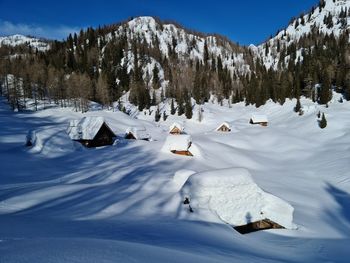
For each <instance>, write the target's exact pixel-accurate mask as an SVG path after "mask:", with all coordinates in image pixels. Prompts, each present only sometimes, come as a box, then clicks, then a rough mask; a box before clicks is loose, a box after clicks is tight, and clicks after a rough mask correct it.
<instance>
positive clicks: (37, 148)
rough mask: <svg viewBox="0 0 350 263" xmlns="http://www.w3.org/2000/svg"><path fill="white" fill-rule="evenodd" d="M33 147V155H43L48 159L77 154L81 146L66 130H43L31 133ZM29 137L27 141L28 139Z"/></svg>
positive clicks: (31, 149)
mask: <svg viewBox="0 0 350 263" xmlns="http://www.w3.org/2000/svg"><path fill="white" fill-rule="evenodd" d="M30 135H31V143H32V145H30V146H32V147H31V148H30V149H29V152H31V153H41V154H43V155H45V156H46V157H48V158H55V157H60V156H64V155H66V154H69V153H72V152H75V151H76V150H78V149H80V148H81V146H80V145H78V144H77V143H75V142H73V141H72V140H71V139H70V138H69V136H68V135H67V134H66V132H65V131H64V130H57V129H54V128H53V129H51V130H50V129H43V130H36V131H30ZM28 136H29V135H27V139H28Z"/></svg>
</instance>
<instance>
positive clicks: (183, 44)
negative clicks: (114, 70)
mask: <svg viewBox="0 0 350 263" xmlns="http://www.w3.org/2000/svg"><path fill="white" fill-rule="evenodd" d="M124 33H126V34H127V38H128V41H129V47H131V45H130V43H131V41H133V40H136V39H138V40H139V41H140V42H141V43H146V44H147V45H148V46H149V47H151V48H155V49H157V50H158V49H159V51H160V53H161V55H162V56H164V57H167V58H169V56H170V54H171V53H174V54H176V56H177V57H178V58H179V59H180V60H184V61H188V60H192V61H196V60H199V61H200V62H202V63H204V57H205V53H206V50H207V51H208V56H209V57H208V58H209V60H208V62H209V63H211V59H212V58H215V59H218V58H219V57H220V58H221V60H222V65H223V67H227V69H228V70H229V71H230V72H231V73H233V72H236V73H238V74H242V73H246V72H249V71H250V66H249V65H248V63H247V62H246V60H245V58H244V53H245V49H244V48H242V47H239V46H238V45H236V44H234V43H233V42H231V41H229V40H227V39H225V38H224V37H221V36H214V35H207V36H206V35H203V34H201V33H195V32H191V31H189V30H186V29H184V28H182V27H181V26H178V25H175V24H171V23H163V22H161V21H159V20H157V19H155V18H153V17H149V16H143V17H137V18H134V19H132V20H130V21H128V22H127V23H125V24H122V25H120V26H119V27H118V29H117V30H116V31H115V32H113V33H109V34H107V35H106V36H104V37H103V38H104V42H105V43H108V42H109V41H110V40H111V39H112V35H113V34H115V36H116V37H118V36H119V37H120V36H121V35H122V34H124ZM125 59H126V60H127V61H128V64H129V68H130V67H132V63H133V56H132V53H131V51H130V52H129V53H128V54H127V56H126V57H125ZM123 62H124V61H123ZM151 63H152V64H153V65H154V63H155V62H154V61H152V62H151ZM150 73H151V72H150Z"/></svg>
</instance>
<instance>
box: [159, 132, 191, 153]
mask: <svg viewBox="0 0 350 263" xmlns="http://www.w3.org/2000/svg"><path fill="white" fill-rule="evenodd" d="M191 144H192V138H191V136H190V135H169V136H168V137H167V138H166V141H165V143H164V146H163V148H162V151H163V152H171V151H188V150H189V149H190V147H191Z"/></svg>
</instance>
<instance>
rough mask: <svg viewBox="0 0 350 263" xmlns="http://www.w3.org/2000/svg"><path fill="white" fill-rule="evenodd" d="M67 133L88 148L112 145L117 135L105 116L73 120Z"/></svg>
mask: <svg viewBox="0 0 350 263" xmlns="http://www.w3.org/2000/svg"><path fill="white" fill-rule="evenodd" d="M67 133H68V135H69V137H70V138H71V139H72V140H73V141H77V142H80V143H81V144H82V145H84V146H86V147H88V148H90V147H99V146H105V145H111V144H113V140H114V137H116V135H115V134H114V132H113V131H112V130H111V128H110V127H109V126H108V125H107V123H106V122H105V120H104V118H103V117H95V116H89V117H84V118H82V119H81V120H73V121H71V122H70V124H69V127H68V129H67Z"/></svg>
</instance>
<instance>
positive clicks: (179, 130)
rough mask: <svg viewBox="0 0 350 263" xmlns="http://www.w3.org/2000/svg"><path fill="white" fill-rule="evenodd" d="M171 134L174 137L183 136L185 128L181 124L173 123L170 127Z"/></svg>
mask: <svg viewBox="0 0 350 263" xmlns="http://www.w3.org/2000/svg"><path fill="white" fill-rule="evenodd" d="M169 133H170V134H173V135H179V134H183V133H184V127H183V126H182V125H181V124H179V123H177V122H175V123H173V124H172V125H171V126H170V128H169Z"/></svg>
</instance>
